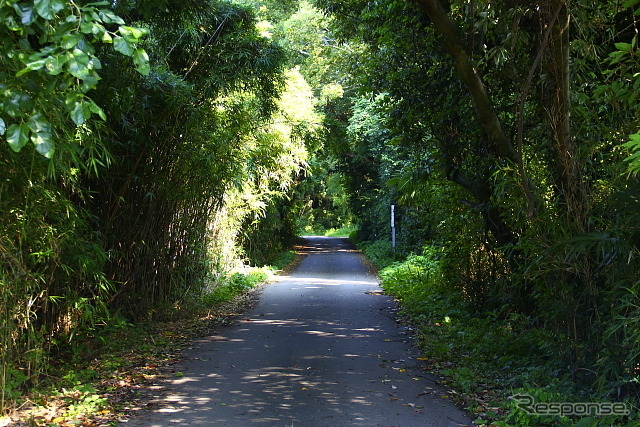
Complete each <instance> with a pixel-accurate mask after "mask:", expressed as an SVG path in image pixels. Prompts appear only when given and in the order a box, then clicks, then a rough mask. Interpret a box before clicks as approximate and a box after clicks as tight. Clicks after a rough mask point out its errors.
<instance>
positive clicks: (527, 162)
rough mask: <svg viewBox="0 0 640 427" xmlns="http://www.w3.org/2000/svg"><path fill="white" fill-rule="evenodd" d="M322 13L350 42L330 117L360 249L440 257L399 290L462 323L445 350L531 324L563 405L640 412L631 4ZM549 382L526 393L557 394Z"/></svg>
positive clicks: (362, 7)
mask: <svg viewBox="0 0 640 427" xmlns="http://www.w3.org/2000/svg"><path fill="white" fill-rule="evenodd" d="M317 4H318V5H319V6H320V7H322V8H323V9H324V10H325V11H326V12H327V13H328V14H330V16H331V17H332V18H333V19H334V21H333V22H334V25H333V26H332V30H333V31H334V34H336V35H337V36H336V37H337V38H338V39H339V40H342V41H343V42H344V43H348V44H349V45H350V46H351V49H350V55H349V58H350V61H351V63H352V64H353V68H350V69H349V68H345V69H349V70H350V74H349V75H348V79H347V80H346V81H343V82H342V83H343V87H344V96H343V97H342V98H340V99H334V100H332V102H331V103H330V104H328V105H327V106H326V108H325V114H326V116H327V120H326V123H327V126H328V137H327V144H326V147H327V149H328V150H329V152H330V153H332V155H333V156H334V157H335V158H336V159H338V162H339V167H340V168H341V171H342V172H343V173H344V176H345V185H346V189H347V194H348V196H349V203H350V207H351V209H352V212H353V213H354V214H355V216H356V221H357V223H358V225H359V227H360V229H359V232H358V234H357V236H355V237H356V238H357V239H358V240H360V241H363V242H364V243H363V247H365V248H367V252H368V253H369V254H370V255H371V256H372V257H373V258H374V259H376V258H377V259H381V260H383V265H384V264H386V263H389V262H391V261H393V260H398V259H404V257H406V256H407V255H408V254H411V253H417V254H421V253H422V252H423V250H424V248H425V247H427V248H431V249H429V251H432V250H435V251H436V253H437V263H436V264H437V266H438V267H437V271H438V273H437V275H436V277H437V278H436V279H434V278H433V277H434V276H433V274H435V273H434V272H433V271H427V272H424V274H423V273H422V272H420V271H418V270H420V269H419V268H417V267H416V266H415V264H416V263H418V264H420V263H422V261H423V259H422V258H419V257H418V258H415V257H413V258H409V259H408V261H407V264H406V267H403V268H406V270H402V269H401V268H395V269H394V270H393V271H394V273H393V274H395V275H396V278H394V279H389V278H388V277H386V275H387V274H390V273H385V274H383V278H385V280H386V281H387V282H389V281H391V282H392V283H396V282H397V283H398V284H397V285H394V284H391V283H390V284H388V285H387V286H388V287H389V291H390V292H392V293H394V294H396V295H398V296H399V297H401V298H403V299H404V301H405V303H406V304H407V308H408V309H409V311H414V310H418V309H419V310H418V311H421V312H422V314H425V315H427V316H429V313H430V312H433V313H435V314H437V315H436V317H442V316H443V315H447V314H446V313H442V312H441V311H440V308H439V307H442V306H443V304H441V303H440V302H442V301H446V304H444V306H445V307H446V310H450V309H452V308H455V310H456V311H457V312H458V313H464V314H463V315H461V316H459V319H460V320H458V321H459V322H463V323H465V324H467V323H468V325H470V326H469V327H468V329H465V328H463V327H461V328H460V329H454V332H452V335H447V336H448V337H449V338H450V339H451V340H453V338H454V337H455V336H456V335H455V334H457V333H460V334H463V335H464V334H471V333H473V334H474V335H475V334H476V333H479V332H478V331H482V333H484V334H487V335H491V334H493V333H494V332H495V331H499V330H500V329H501V328H506V329H509V328H511V326H510V325H511V323H510V319H521V320H519V329H518V333H519V334H523V335H522V336H523V337H525V338H523V339H524V341H520V340H518V341H517V342H519V343H521V344H522V347H523V348H525V349H528V348H529V347H530V346H531V344H534V345H543V346H544V347H545V348H547V347H548V349H547V350H545V351H546V353H545V355H543V356H541V357H540V358H535V357H533V355H534V354H535V353H534V352H532V353H531V354H532V363H534V364H536V363H537V365H536V366H539V367H545V366H546V367H547V368H548V370H550V371H552V372H554V373H555V374H556V375H557V376H559V377H561V378H566V379H567V381H566V382H565V383H563V384H567V383H568V384H570V385H571V387H575V388H571V387H567V388H565V389H563V390H561V394H562V393H567V396H570V395H574V393H575V396H577V395H580V394H583V398H584V395H590V396H591V398H594V397H593V395H592V394H595V395H596V396H597V397H598V398H599V399H614V400H615V399H630V400H631V401H632V402H634V405H637V399H638V398H639V396H640V393H639V392H638V388H637V378H638V377H637V366H638V363H640V358H639V353H638V352H637V344H636V343H637V337H638V330H637V329H636V327H635V326H634V325H636V324H637V323H636V322H637V319H638V317H639V316H640V313H639V312H638V309H637V307H638V305H637V295H638V285H639V282H638V280H637V271H638V268H639V267H640V264H638V240H637V236H638V234H637V227H636V223H637V220H638V209H637V208H638V205H637V200H638V183H637V180H636V178H635V177H634V176H633V175H629V174H627V173H626V172H627V170H629V169H628V167H630V168H631V169H630V170H631V171H632V172H633V171H635V170H636V169H634V167H635V166H634V165H637V155H636V156H635V157H633V156H632V157H631V158H629V159H628V158H627V157H628V152H627V151H626V150H625V148H626V149H628V148H631V149H633V148H634V147H635V145H634V143H628V144H627V141H629V137H628V135H632V136H631V138H632V141H635V138H636V136H633V135H634V134H635V133H636V132H637V131H638V120H637V118H638V110H637V108H638V94H639V92H638V90H639V86H638V83H637V78H638V56H637V54H638V53H637V37H638V24H637V15H638V12H637V2H634V1H629V2H620V3H617V2H592V1H583V2H582V1H581V2H571V3H569V2H565V1H559V0H558V1H556V0H553V1H552V0H549V1H543V2H537V3H536V4H535V5H534V4H530V3H529V2H518V1H516V2H512V1H457V0H453V1H435V0H416V1H411V2H401V1H393V0H389V1H383V2H368V1H360V0H352V1H339V2H338V1H331V0H319V1H318V2H317ZM389 16H393V17H394V18H393V19H388V18H389ZM391 204H395V205H397V206H396V227H397V241H398V247H396V248H395V249H392V248H391V247H390V246H391V245H390V244H389V243H388V242H389V240H390V234H391V233H390V224H389V222H390V205H391ZM434 248H435V249H434ZM429 253H431V252H429ZM430 262H431V261H430ZM430 262H428V263H427V264H429V265H431V264H430ZM425 274H426V276H424V275H425ZM398 275H399V276H403V277H405V279H404V280H406V282H403V281H402V280H397V276H398ZM435 282H437V283H435ZM439 301H440V302H439ZM449 316H450V315H449ZM450 317H451V318H453V316H450ZM472 319H475V320H472ZM486 319H493V320H492V321H491V322H488V321H487V320H486ZM440 321H441V319H440V320H438V321H437V322H440ZM431 322H435V321H433V320H431ZM487 322H488V323H487ZM503 322H505V323H503ZM493 325H495V328H493ZM473 331H475V332H473ZM528 331H532V332H531V334H534V335H535V334H540V336H542V337H544V339H535V338H534V337H533V336H532V335H528V333H529V332H528ZM495 333H498V332H495ZM511 337H512V336H511V335H509V334H507V335H506V336H505V338H504V339H500V340H499V342H508V341H509V340H510V339H512V338H511ZM527 337H528V338H527ZM529 338H530V339H529ZM541 343H544V344H541ZM454 345H455V344H454ZM483 345H485V344H483ZM486 347H487V349H488V348H490V347H491V346H490V345H489V344H486ZM507 348H508V349H509V350H508V351H507V353H508V354H512V356H513V357H514V358H517V354H518V352H517V351H516V350H517V349H514V348H513V347H511V346H509V347H507ZM461 352H464V350H461ZM533 359H536V360H537V361H535V360H533ZM514 360H515V359H514ZM545 360H546V361H548V363H547V362H545ZM525 362H526V361H525V360H520V359H517V363H522V364H523V365H525V366H526V363H525ZM492 363H495V364H496V365H498V366H499V365H500V363H502V362H500V361H499V360H495V361H493V362H492ZM514 363H516V362H514ZM541 369H542V368H541ZM509 372H510V373H511V375H513V376H514V377H515V378H516V380H515V381H516V382H517V378H520V379H526V376H523V372H522V371H519V370H518V369H515V368H514V369H511V370H510V371H509ZM547 380H548V378H546V379H544V380H536V381H535V383H536V384H538V386H535V385H534V386H532V385H531V384H529V386H530V387H532V388H534V389H536V387H539V388H540V390H542V389H545V388H546V387H547V386H549V387H551V388H550V389H549V390H551V392H552V393H556V391H557V390H556V391H553V387H552V386H551V385H550V384H549V385H547V384H544V381H547ZM520 386H523V384H520V385H514V387H520ZM498 387H504V385H500V386H498ZM530 392H531V393H534V391H531V390H530ZM534 394H535V393H534ZM547 421H548V420H547ZM532 422H533V421H532ZM538 422H543V421H541V420H538ZM516 424H517V423H516ZM518 425H520V424H518Z"/></svg>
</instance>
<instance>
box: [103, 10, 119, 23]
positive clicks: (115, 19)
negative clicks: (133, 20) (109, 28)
mask: <svg viewBox="0 0 640 427" xmlns="http://www.w3.org/2000/svg"><path fill="white" fill-rule="evenodd" d="M98 16H100V19H101V20H102V22H104V23H105V24H118V25H124V19H122V18H120V17H119V16H118V15H116V14H115V13H113V12H111V11H110V10H108V9H104V10H101V11H99V12H98Z"/></svg>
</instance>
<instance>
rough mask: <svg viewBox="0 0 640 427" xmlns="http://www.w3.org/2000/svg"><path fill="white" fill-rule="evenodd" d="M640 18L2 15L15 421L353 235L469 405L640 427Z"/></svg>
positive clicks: (376, 5) (499, 0) (461, 11)
mask: <svg viewBox="0 0 640 427" xmlns="http://www.w3.org/2000/svg"><path fill="white" fill-rule="evenodd" d="M639 4H640V3H639V2H638V0H627V1H619V2H606V1H605V2H603V1H596V0H574V1H572V2H568V1H566V0H542V1H539V2H533V3H532V2H527V1H520V0H496V1H494V0H410V1H400V0H384V1H376V2H372V1H366V0H346V1H333V0H316V1H303V0H301V1H298V0H287V1H276V0H233V1H231V0H184V1H178V0H143V1H141V0H124V1H117V2H88V1H63V0H35V1H33V2H29V1H21V2H19V1H15V0H8V1H3V2H2V3H0V35H1V36H2V37H1V38H0V40H1V41H0V137H2V141H3V144H2V145H1V146H0V163H1V165H2V168H1V171H0V183H1V184H0V286H1V288H0V315H1V319H2V320H1V321H0V322H1V323H0V346H1V347H0V350H1V351H0V362H1V363H2V372H1V375H0V386H1V387H0V389H1V390H2V395H1V396H0V407H4V406H6V404H5V402H7V401H8V400H12V399H15V398H17V397H18V396H19V395H20V393H21V392H22V391H23V390H24V389H25V388H26V387H27V386H29V385H31V384H32V383H34V382H36V381H37V379H38V377H39V374H40V373H41V372H42V370H43V368H44V367H45V366H46V360H47V358H48V357H49V356H50V355H51V354H53V353H54V352H60V354H62V353H63V352H64V351H65V349H66V348H67V347H69V346H70V345H71V346H73V345H74V344H73V343H74V339H75V337H76V336H77V335H82V334H84V335H85V336H86V335H91V334H92V333H93V332H94V331H97V330H98V329H100V328H102V327H104V328H108V327H109V325H111V324H113V323H117V322H118V321H119V320H117V319H129V320H135V319H141V318H148V317H156V318H162V317H163V316H166V315H167V313H169V312H170V311H171V310H172V309H175V308H179V307H181V306H184V305H185V302H186V304H192V303H194V301H199V302H200V303H202V302H203V301H204V303H205V304H213V303H216V302H220V301H224V300H226V299H228V298H231V297H232V296H233V295H235V294H236V293H238V292H242V291H243V290H246V289H247V288H249V287H250V286H251V285H253V281H255V280H254V279H256V280H257V278H258V276H255V275H254V276H252V277H250V278H248V277H247V276H246V274H244V273H243V272H246V270H245V269H244V265H246V264H252V265H265V264H269V263H273V262H274V261H275V260H274V257H275V256H276V255H277V254H278V253H280V252H281V251H282V250H283V249H285V248H286V246H287V245H288V244H290V243H291V242H293V241H294V239H295V236H296V234H301V233H310V232H324V231H325V230H329V229H339V228H340V227H342V226H350V225H351V224H352V223H355V224H357V227H358V230H357V232H355V233H353V235H352V237H353V239H354V240H356V241H359V242H360V243H361V244H362V247H363V248H365V250H366V252H367V254H368V256H369V257H370V258H371V259H372V260H373V261H374V262H376V263H377V265H378V266H379V267H380V268H383V267H386V269H385V270H383V271H382V273H381V276H382V278H383V281H384V286H385V287H386V289H387V291H388V292H389V293H392V294H394V295H396V296H397V297H398V298H400V299H401V300H402V301H403V303H404V304H405V309H406V310H407V313H409V314H410V315H411V316H412V318H413V319H414V321H415V322H417V324H418V325H419V327H420V330H421V334H423V335H424V340H425V342H429V343H430V344H429V345H433V346H434V347H433V349H432V350H431V351H432V352H433V354H431V355H430V357H434V358H436V359H442V358H444V357H445V356H446V355H449V356H450V357H451V358H453V359H455V363H456V366H454V367H453V368H451V369H450V372H448V373H449V376H450V377H451V378H453V379H454V381H455V382H456V384H457V386H458V387H459V388H461V389H462V390H463V391H465V392H468V393H473V392H474V390H473V388H474V387H475V385H474V384H478V383H479V382H481V381H483V382H484V383H486V384H490V385H491V387H493V388H494V389H505V390H506V389H509V390H519V391H522V392H525V393H529V394H531V395H534V396H537V397H538V398H539V399H541V400H544V399H547V400H549V399H562V398H572V399H576V400H580V399H582V400H584V399H587V398H588V399H596V398H597V399H604V400H616V401H618V400H620V401H630V402H632V403H633V404H634V405H636V406H637V405H638V399H640V390H639V389H638V366H640V350H639V346H638V342H639V339H640V329H639V328H640V311H639V309H638V307H639V305H640V301H639V299H638V298H639V295H640V282H639V281H638V278H637V272H638V269H639V268H640V263H639V258H638V255H639V254H638V250H639V248H640V240H639V238H640V228H639V227H638V215H639V214H638V213H639V212H640V192H639V191H640V190H639V188H640V187H639V186H638V184H639V182H638V177H637V173H638V171H639V170H640V140H639V139H638V138H639V136H638V131H639V130H640V129H639V124H638V114H639V112H640V101H639V99H640V97H639V94H640V73H639V67H638V65H639V62H638V30H639V26H638V16H639V14H640V12H639V10H640V9H639ZM391 205H395V230H396V242H397V245H396V247H391V242H390V235H391V223H390V219H391V218H390V216H391V214H390V206H391ZM429 337H430V338H429ZM70 343H71V344H70ZM496 343H498V344H496ZM496 347H500V349H499V350H496ZM472 360H473V361H472ZM496 367H498V368H496ZM500 369H503V370H504V371H505V372H507V373H508V374H505V375H501V374H500V372H499V370H500ZM544 370H547V371H548V372H551V373H552V375H551V376H549V375H546V374H544V372H543V371H544ZM479 372H486V374H485V376H484V378H480V379H478V380H476V381H475V382H474V379H473V377H474V375H476V374H477V373H479ZM490 377H493V378H490ZM552 377H557V378H558V379H557V380H554V379H553V378H552ZM563 396H564V397H563ZM504 397H505V396H502V398H504ZM513 409H514V408H513V407H511V408H505V407H501V409H500V411H502V412H503V413H504V414H505V417H503V418H504V419H503V421H502V422H503V423H506V424H509V423H510V424H513V425H528V424H531V425H535V424H536V423H538V424H540V423H542V424H544V423H546V422H564V423H571V422H572V421H571V420H553V421H550V420H547V419H542V418H535V417H529V418H527V417H525V416H523V414H522V413H521V412H518V411H515V410H513ZM487 418H492V417H491V416H487ZM588 421H589V420H587V421H585V423H586V422H588ZM610 421H611V422H613V421H612V420H609V419H606V420H601V422H603V423H607V422H610ZM626 421H628V422H630V423H633V421H634V419H629V420H626V419H622V418H621V419H618V420H616V422H620V423H622V422H626Z"/></svg>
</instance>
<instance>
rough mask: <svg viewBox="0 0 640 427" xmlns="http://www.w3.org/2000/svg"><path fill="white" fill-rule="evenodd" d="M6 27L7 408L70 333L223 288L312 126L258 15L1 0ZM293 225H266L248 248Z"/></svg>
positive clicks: (1, 300) (2, 252)
mask: <svg viewBox="0 0 640 427" xmlns="http://www.w3.org/2000/svg"><path fill="white" fill-rule="evenodd" d="M0 21H1V22H2V25H1V26H0V32H1V34H2V36H1V39H2V42H1V44H0V46H1V47H0V49H1V50H2V54H1V56H0V65H1V66H0V76H1V77H0V119H1V120H0V133H2V134H3V135H4V136H5V138H6V142H5V143H3V144H2V148H1V154H0V156H1V160H0V161H1V163H2V168H1V172H0V173H1V174H2V180H1V182H2V184H0V206H1V210H2V215H1V219H0V284H1V292H0V294H1V296H0V307H1V315H2V321H1V322H0V325H1V331H0V343H1V344H0V345H1V352H0V353H1V356H0V357H1V362H2V372H1V378H0V379H1V387H0V388H1V389H2V390H3V395H2V406H4V405H5V403H6V402H7V401H8V400H10V399H12V398H15V397H16V396H15V393H18V394H19V393H20V391H21V390H24V386H28V385H29V384H31V383H32V381H35V380H37V379H38V375H39V374H40V373H41V372H43V370H44V369H45V368H46V365H47V364H46V361H47V360H48V357H49V356H50V355H51V354H55V353H56V352H60V351H63V350H64V348H66V347H68V345H69V343H73V341H74V339H75V336H77V335H85V336H86V335H87V333H89V334H90V331H92V330H95V328H98V327H102V326H101V325H107V326H108V325H109V324H110V323H111V322H113V321H114V320H113V319H116V318H123V317H124V318H127V319H144V318H148V317H153V316H156V317H157V316H163V315H164V314H163V313H166V311H167V310H169V309H171V308H172V307H175V306H176V305H177V304H180V302H181V301H184V300H185V298H194V297H196V298H197V295H199V294H201V293H202V292H206V291H210V290H211V288H212V287H215V286H217V285H218V281H217V279H218V278H219V277H220V275H221V274H223V273H224V272H226V271H229V270H230V269H231V268H233V267H234V266H235V264H236V263H238V262H241V261H242V259H243V257H244V256H245V255H243V250H242V248H243V247H247V248H255V247H258V245H257V244H256V242H255V241H254V240H255V239H256V237H255V236H256V235H257V233H259V231H260V227H259V222H260V219H261V218H264V217H265V216H267V212H270V211H272V210H273V209H271V208H269V206H270V205H272V204H273V203H274V200H277V199H278V198H280V197H283V196H284V195H285V193H286V192H287V189H288V188H289V186H290V185H291V184H292V182H293V180H294V179H295V177H296V176H297V175H298V174H299V173H300V171H301V170H302V169H303V168H304V165H305V161H306V158H307V150H306V146H305V138H311V135H312V134H313V133H314V132H315V131H314V130H313V129H312V127H313V125H309V126H307V124H306V123H305V122H303V121H302V119H301V114H302V113H301V111H302V112H303V113H304V112H308V111H309V110H310V109H311V110H312V109H313V106H312V105H311V104H310V103H311V97H310V95H309V96H306V97H305V91H307V92H310V89H309V88H308V86H304V85H303V84H301V82H300V77H299V73H297V72H296V71H295V70H289V71H287V70H285V65H286V55H285V51H284V50H283V49H282V48H281V47H279V46H277V45H276V44H275V43H273V42H271V41H269V40H268V39H266V38H265V37H262V36H261V35H260V34H259V32H258V30H257V29H256V26H255V18H254V15H253V14H252V12H251V10H250V9H247V8H243V7H241V6H238V5H233V4H231V3H228V2H217V1H206V0H203V1H201V0H195V1H170V2H167V1H145V2H135V1H131V2H129V1H124V2H120V1H119V2H93V3H91V2H67V1H59V0H51V1H48V0H47V1H36V2H16V1H8V2H7V1H3V2H2V3H1V6H0ZM292 97H293V98H295V97H299V98H301V99H302V100H303V103H304V102H306V103H307V104H308V107H307V108H306V110H305V106H304V105H291V103H289V104H287V99H288V98H292ZM305 120H307V118H305ZM307 121H309V122H313V120H307ZM277 214H278V213H277V212H275V214H273V215H276V216H277ZM276 219H277V218H276ZM272 222H275V219H274V220H273V221H272ZM292 235H293V231H292V230H288V229H287V224H286V223H282V224H280V225H279V226H276V230H275V231H274V230H271V232H270V233H269V234H268V235H267V237H266V238H265V237H264V236H263V238H262V242H261V245H262V247H258V249H252V250H253V252H252V255H253V257H254V258H259V257H262V258H264V259H265V260H268V259H269V256H272V255H273V254H274V253H276V252H277V251H278V250H279V249H280V248H281V247H282V245H283V244H285V243H286V239H287V237H288V236H292ZM262 248H264V249H262ZM12 393H13V394H14V395H12Z"/></svg>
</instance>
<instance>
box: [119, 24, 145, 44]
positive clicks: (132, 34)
mask: <svg viewBox="0 0 640 427" xmlns="http://www.w3.org/2000/svg"><path fill="white" fill-rule="evenodd" d="M147 33H148V31H147V29H146V28H138V27H129V26H126V25H122V26H120V34H121V35H122V36H124V37H126V38H127V39H131V38H133V39H134V40H132V41H136V40H137V39H139V38H141V37H144V36H145V35H146V34H147Z"/></svg>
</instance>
